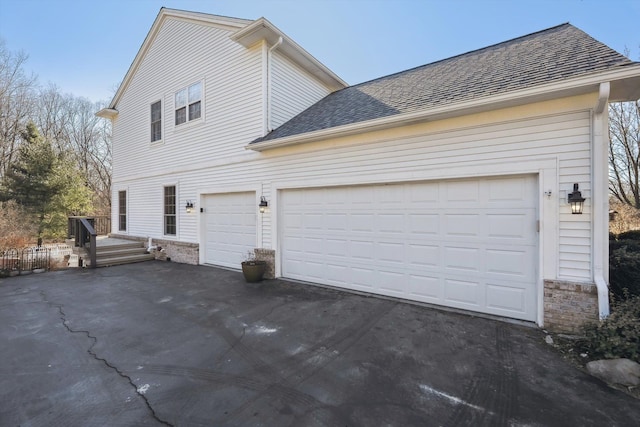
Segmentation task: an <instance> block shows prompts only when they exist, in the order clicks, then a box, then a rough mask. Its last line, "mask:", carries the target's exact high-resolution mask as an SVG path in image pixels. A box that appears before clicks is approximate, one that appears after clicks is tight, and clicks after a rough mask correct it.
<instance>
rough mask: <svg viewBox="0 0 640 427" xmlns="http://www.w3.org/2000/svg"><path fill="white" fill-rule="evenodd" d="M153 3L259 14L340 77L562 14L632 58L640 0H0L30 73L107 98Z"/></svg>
mask: <svg viewBox="0 0 640 427" xmlns="http://www.w3.org/2000/svg"><path fill="white" fill-rule="evenodd" d="M162 6H165V7H170V8H175V9H184V10H193V11H198V12H206V13H213V14H217V15H225V16H233V17H238V18H246V19H256V18H259V17H261V16H264V17H265V18H267V19H268V20H270V21H271V22H272V23H273V24H275V25H276V26H277V27H278V28H280V29H281V30H282V31H284V32H285V33H287V34H288V35H289V36H290V37H291V38H293V39H294V40H295V41H296V42H298V43H299V44H300V45H301V46H302V47H304V48H305V49H306V50H307V51H309V52H310V53H311V54H312V55H314V56H315V57H316V58H317V59H319V60H320V61H321V62H323V63H324V64H325V65H327V66H328V67H329V68H330V69H332V70H333V71H334V72H335V73H336V74H338V75H339V76H340V77H342V78H343V79H344V80H346V81H347V82H348V83H350V84H355V83H360V82H363V81H367V80H371V79H374V78H377V77H381V76H384V75H387V74H391V73H394V72H397V71H402V70H405V69H408V68H411V67H415V66H418V65H422V64H427V63H429V62H433V61H437V60H439V59H444V58H447V57H450V56H454V55H458V54H461V53H465V52H468V51H470V50H474V49H478V48H481V47H484V46H488V45H491V44H494V43H499V42H501V41H505V40H509V39H511V38H514V37H519V36H521V35H525V34H529V33H532V32H536V31H539V30H542V29H545V28H549V27H552V26H555V25H558V24H561V23H564V22H570V23H572V24H573V25H575V26H577V27H578V28H580V29H582V30H584V31H586V32H587V33H588V34H590V35H591V36H592V37H594V38H596V39H598V40H600V41H601V42H604V43H605V44H607V45H608V46H610V47H612V48H614V49H616V50H618V51H619V52H622V51H623V50H624V48H625V47H628V48H629V49H630V50H631V57H632V59H634V60H638V59H640V0H535V1H534V0H448V1H444V0H438V1H436V0H273V1H271V0H101V1H97V0H96V1H94V0H0V37H1V38H2V39H4V41H5V43H6V45H7V47H8V48H9V49H10V50H12V51H18V50H23V51H24V52H26V53H27V54H28V55H29V60H28V62H27V64H26V66H25V68H26V70H27V71H29V72H34V73H35V74H37V75H38V78H39V82H40V83H43V84H46V83H48V82H51V83H54V84H56V85H57V86H58V87H59V88H60V89H61V90H62V91H63V92H65V93H73V94H74V95H76V96H85V97H87V98H89V99H91V100H93V101H97V100H109V99H110V98H111V96H112V95H113V92H114V87H115V86H116V85H117V84H118V82H120V81H121V80H122V78H123V77H124V75H125V73H126V72H127V69H128V68H129V65H130V64H131V62H132V61H133V58H134V57H135V55H136V53H137V51H138V49H139V47H140V45H141V44H142V42H143V40H144V38H145V36H146V34H147V32H148V31H149V29H150V27H151V25H152V24H153V21H154V19H155V18H156V15H157V14H158V11H159V10H160V8H161V7H162Z"/></svg>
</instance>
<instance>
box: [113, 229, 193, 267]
mask: <svg viewBox="0 0 640 427" xmlns="http://www.w3.org/2000/svg"><path fill="white" fill-rule="evenodd" d="M110 237H113V238H116V239H125V240H133V241H136V242H144V243H145V244H146V243H147V242H148V241H149V238H147V237H136V236H127V235H122V234H111V235H110ZM151 241H152V243H153V246H160V247H161V248H162V250H161V251H157V252H156V253H155V256H156V259H157V260H161V261H167V260H171V261H174V262H180V263H183V264H191V265H198V264H199V262H200V247H199V246H198V244H197V243H188V242H178V241H175V240H166V239H151Z"/></svg>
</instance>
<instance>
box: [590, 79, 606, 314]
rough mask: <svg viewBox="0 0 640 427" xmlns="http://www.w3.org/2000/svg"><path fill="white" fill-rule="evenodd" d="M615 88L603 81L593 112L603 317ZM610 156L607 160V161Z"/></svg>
mask: <svg viewBox="0 0 640 427" xmlns="http://www.w3.org/2000/svg"><path fill="white" fill-rule="evenodd" d="M610 91H611V84H610V83H609V82H604V83H600V89H599V92H598V101H597V102H596V105H595V106H594V109H593V112H594V117H593V121H592V122H593V130H592V132H593V136H592V138H593V148H592V150H593V170H592V180H593V192H592V194H593V195H600V194H601V195H602V197H603V199H604V200H597V198H596V199H593V197H592V206H593V207H592V209H593V224H594V225H593V255H592V256H593V280H594V282H595V284H596V289H597V290H598V315H599V318H600V320H603V319H605V318H607V317H608V316H609V286H608V284H607V278H606V277H608V276H609V274H608V267H607V265H608V264H606V263H608V262H609V246H608V242H609V239H608V234H609V227H608V224H609V199H608V197H607V194H608V188H609V186H608V173H605V172H608V162H609V157H608V150H607V149H608V141H609V136H608V126H607V124H608V109H607V105H608V100H609V94H610ZM605 159H606V161H605ZM605 224H606V225H605Z"/></svg>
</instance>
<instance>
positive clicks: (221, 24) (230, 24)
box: [100, 7, 252, 117]
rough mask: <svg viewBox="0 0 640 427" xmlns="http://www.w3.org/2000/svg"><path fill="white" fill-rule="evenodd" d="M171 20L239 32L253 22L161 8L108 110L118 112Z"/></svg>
mask: <svg viewBox="0 0 640 427" xmlns="http://www.w3.org/2000/svg"><path fill="white" fill-rule="evenodd" d="M169 18H173V19H179V20H182V21H188V22H193V23H197V24H201V25H210V26H214V27H217V28H221V29H224V30H227V31H237V30H238V29H240V28H243V27H246V26H247V25H249V24H250V23H251V22H252V21H250V20H247V19H239V18H230V17H226V16H218V15H211V14H207V13H199V12H189V11H185V10H178V9H169V8H166V7H163V8H161V9H160V12H158V16H156V19H155V21H153V24H152V25H151V29H150V30H149V32H148V33H147V36H146V37H145V39H144V41H143V42H142V46H140V49H139V50H138V53H137V54H136V56H135V58H134V59H133V62H132V63H131V65H130V66H129V70H128V71H127V74H126V75H125V77H124V79H123V80H122V83H121V84H120V86H119V87H118V90H117V91H116V94H115V95H114V96H113V99H112V100H111V102H110V103H109V107H108V108H107V109H106V110H116V106H117V105H118V102H119V101H120V98H122V94H123V93H124V91H125V90H126V88H127V86H128V85H129V83H130V82H131V80H132V79H133V76H134V75H135V73H136V71H137V70H138V67H139V66H140V63H141V62H142V60H143V58H144V56H145V55H146V53H147V51H148V50H149V47H150V46H151V45H152V44H153V41H154V39H155V38H156V36H157V34H158V32H159V30H160V28H161V27H162V24H163V23H164V22H165V21H166V20H167V19H169ZM101 111H102V110H101ZM100 117H102V116H100Z"/></svg>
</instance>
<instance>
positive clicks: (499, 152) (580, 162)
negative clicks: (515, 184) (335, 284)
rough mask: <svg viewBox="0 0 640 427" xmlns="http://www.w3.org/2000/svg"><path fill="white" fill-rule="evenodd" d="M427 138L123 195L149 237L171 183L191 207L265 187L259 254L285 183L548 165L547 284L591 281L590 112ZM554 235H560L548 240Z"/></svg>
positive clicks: (320, 153)
mask: <svg viewBox="0 0 640 427" xmlns="http://www.w3.org/2000/svg"><path fill="white" fill-rule="evenodd" d="M576 102H577V101H576ZM578 104H579V103H578ZM552 106H554V104H550V105H546V104H545V105H543V106H542V107H541V108H539V109H538V110H537V111H545V110H546V109H549V108H551V107H552ZM504 113H505V114H509V113H508V112H507V111H505V112H504ZM495 116H496V117H500V116H499V115H495ZM492 117H494V115H492ZM483 120H484V119H483ZM467 122H469V123H472V122H473V116H472V117H470V118H468V119H467V118H465V120H464V123H467ZM428 129H429V128H428V127H427V131H426V132H425V133H423V134H418V135H416V136H411V137H402V138H397V137H392V136H390V134H388V133H385V132H380V133H371V134H366V135H365V136H362V137H360V136H357V137H350V138H345V139H341V140H332V141H327V142H326V143H313V144H309V145H306V146H300V147H294V148H291V149H286V150H281V151H277V150H274V151H271V152H267V153H266V155H260V154H258V153H253V152H247V153H244V154H243V156H244V157H242V159H243V160H242V161H238V162H230V163H228V164H227V163H225V162H224V161H212V163H211V166H210V167H199V168H197V169H193V168H190V167H188V166H186V167H183V168H176V169H178V170H177V171H176V172H173V173H165V174H162V173H159V172H156V173H157V175H155V176H149V177H148V178H144V177H143V176H142V175H141V174H138V175H137V176H135V179H132V180H123V185H124V184H126V185H128V186H129V188H130V197H131V198H130V200H136V206H135V207H133V206H132V207H131V211H130V223H129V229H130V232H131V234H133V235H139V236H153V237H155V235H156V233H157V231H154V230H157V225H155V226H154V225H153V224H154V222H155V224H160V223H161V218H157V217H155V218H154V216H153V212H154V210H155V211H160V212H161V206H159V205H157V202H154V201H153V200H150V199H149V198H148V197H147V194H148V192H149V191H152V190H150V189H153V188H154V187H155V186H157V185H162V182H167V180H170V181H179V182H180V193H181V194H184V195H186V196H187V198H193V197H195V196H196V195H197V194H199V193H202V192H204V193H206V192H207V191H206V190H207V187H208V186H214V185H215V186H216V187H224V186H225V185H228V186H241V185H245V184H247V185H248V184H251V185H253V184H255V183H256V182H259V183H261V185H262V191H263V195H266V196H267V199H268V200H270V208H269V210H268V211H267V212H266V213H264V214H263V215H262V219H261V221H262V237H261V239H262V246H263V247H267V248H268V247H272V245H275V244H276V238H275V236H274V235H273V230H274V221H275V218H273V217H272V215H273V213H274V212H275V211H276V210H277V203H276V204H275V205H274V203H273V201H274V199H275V198H276V196H277V195H276V194H275V192H274V190H273V186H274V185H278V186H279V187H280V188H283V187H282V186H283V185H284V188H286V186H287V185H288V183H291V184H292V185H294V186H295V185H297V186H314V185H317V183H318V182H330V183H333V184H334V185H340V184H342V183H352V182H361V183H382V182H403V181H415V180H425V179H443V178H455V176H452V175H451V174H452V173H454V172H452V171H464V173H466V174H467V176H491V175H494V174H495V173H496V171H497V170H499V169H501V168H506V167H508V168H510V170H518V169H519V168H520V165H521V164H525V163H527V162H529V163H531V162H532V164H537V162H540V161H549V160H551V161H552V163H553V164H556V166H557V169H555V167H554V169H553V170H551V173H552V175H554V176H555V175H556V174H557V175H558V180H559V181H558V182H557V186H554V187H553V188H551V190H553V196H552V197H553V198H554V200H555V202H554V203H555V204H557V209H558V211H559V220H558V222H557V225H554V224H546V225H545V227H546V228H547V230H551V231H548V233H550V234H553V235H555V236H556V238H557V241H558V246H557V247H556V248H554V249H553V251H554V252H555V251H557V253H556V256H555V259H557V260H558V261H557V264H558V265H557V271H551V272H545V274H546V275H547V276H546V277H552V278H555V277H557V278H561V279H562V278H564V279H568V280H569V279H579V280H586V281H588V280H590V278H591V261H590V259H591V250H590V247H591V233H590V223H591V207H590V170H591V166H590V160H589V159H590V114H589V112H588V111H587V110H584V111H574V112H565V113H554V114H550V115H540V116H537V117H533V118H528V119H526V118H523V119H515V120H510V121H504V122H497V123H490V122H487V123H486V124H482V125H477V126H468V127H465V128H462V129H457V130H437V131H428ZM195 151H197V150H195ZM180 169H181V170H180ZM145 170H148V171H149V174H150V175H151V173H150V172H151V171H156V170H154V169H153V168H145ZM456 173H457V172H456ZM574 182H579V183H580V188H581V190H582V191H583V195H584V196H585V197H586V198H587V202H586V203H585V212H584V214H582V215H571V213H570V211H569V207H568V205H567V204H566V191H567V190H571V188H572V187H573V183H574ZM282 183H284V184H282ZM305 183H306V185H304V184H305ZM155 188H157V187H155ZM544 190H547V189H546V188H545V189H544ZM182 204H183V201H180V205H182ZM542 208H543V209H545V206H543V207H542ZM145 213H146V214H147V215H149V216H145V215H144V214H145ZM180 221H181V223H180V230H181V240H184V241H188V242H198V241H199V240H198V239H199V237H198V233H197V230H198V215H185V216H183V217H181V218H180ZM556 226H557V227H558V228H557V231H555V230H554V227H556ZM274 248H275V247H274ZM275 249H277V248H275Z"/></svg>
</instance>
